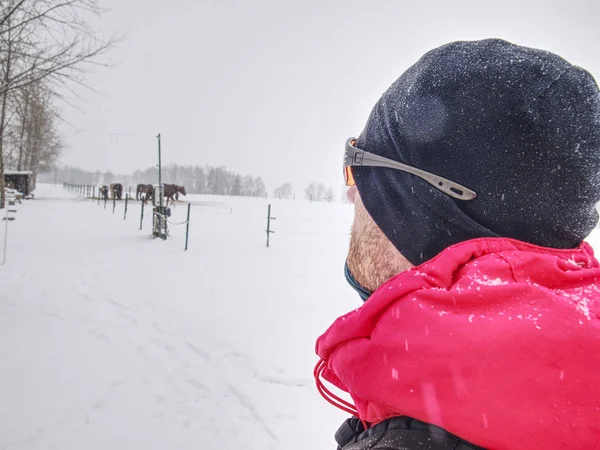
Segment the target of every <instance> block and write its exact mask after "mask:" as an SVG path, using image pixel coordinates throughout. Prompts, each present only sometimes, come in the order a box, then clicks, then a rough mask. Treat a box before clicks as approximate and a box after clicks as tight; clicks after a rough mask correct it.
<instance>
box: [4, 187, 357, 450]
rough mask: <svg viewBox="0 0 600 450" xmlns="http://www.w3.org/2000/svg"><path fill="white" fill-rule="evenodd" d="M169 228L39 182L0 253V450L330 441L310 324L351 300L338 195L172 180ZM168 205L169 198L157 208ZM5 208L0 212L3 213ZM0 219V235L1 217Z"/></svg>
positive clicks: (346, 221)
mask: <svg viewBox="0 0 600 450" xmlns="http://www.w3.org/2000/svg"><path fill="white" fill-rule="evenodd" d="M184 199H185V200H190V201H191V202H192V217H191V232H190V248H189V250H188V251H187V252H184V251H183V247H184V234H185V228H184V227H183V226H178V227H172V236H171V239H169V240H167V241H165V242H163V241H161V240H154V239H152V238H150V237H149V234H150V220H149V219H150V215H147V216H146V220H145V222H144V230H143V231H139V218H140V209H139V205H137V204H130V205H129V211H128V217H127V220H123V204H122V203H121V204H118V205H117V208H116V212H115V214H112V205H111V204H110V203H109V204H108V205H107V206H106V209H104V207H103V205H100V206H98V205H97V204H94V203H93V202H92V201H90V200H83V199H78V198H75V196H74V195H73V194H71V193H69V192H66V191H64V190H63V189H62V187H60V188H55V187H53V186H43V185H42V186H39V187H38V189H37V191H36V199H35V200H33V201H26V202H23V204H22V205H17V208H18V212H17V213H16V217H17V219H16V220H15V221H14V222H10V225H9V227H10V228H9V241H8V257H7V263H6V265H5V266H3V267H0V450H23V449H39V450H50V449H60V450H71V449H72V450H82V449H86V450H88V449H89V450H94V449H98V450H100V449H102V450H106V449H128V450H133V449H144V450H152V449H156V450H167V449H168V450H171V449H198V448H203V449H238V448H249V449H286V450H293V449H304V448H306V447H307V446H310V447H314V448H324V449H326V448H332V447H333V440H332V435H333V433H334V431H335V430H336V428H337V426H338V425H339V424H340V423H341V421H342V420H343V419H344V418H345V415H344V414H343V413H341V412H339V411H337V410H336V409H335V408H333V407H331V406H330V405H329V404H327V403H326V402H325V401H324V400H322V399H321V398H320V396H319V395H318V393H317V392H316V390H315V388H314V387H313V385H314V383H313V380H312V368H313V366H314V364H315V362H316V358H315V356H314V341H315V338H316V337H317V336H318V335H319V334H320V333H321V332H322V331H324V330H325V328H326V327H327V326H328V325H329V324H330V322H331V321H332V320H333V319H334V318H335V317H337V315H339V314H342V313H344V312H346V311H348V310H350V309H351V308H353V307H355V306H357V305H358V304H359V300H358V297H357V296H356V295H355V294H354V292H353V291H351V290H350V288H349V287H347V286H346V283H345V281H344V278H343V270H342V269H343V262H344V257H345V254H346V250H347V245H348V232H349V226H350V222H351V217H352V209H351V207H350V206H348V205H341V204H323V203H318V204H317V203H313V204H310V203H304V202H291V201H274V202H273V213H272V215H273V216H275V217H276V218H277V219H276V220H275V221H274V222H273V229H274V230H275V231H276V233H275V234H274V235H273V236H272V246H271V248H269V249H266V248H265V236H266V233H265V227H266V210H267V208H266V205H267V202H266V200H264V199H260V200H259V199H248V198H224V197H201V196H189V195H188V196H187V197H185V198H184ZM184 219H185V205H184V204H179V205H178V206H177V207H176V209H175V212H174V216H173V217H172V220H173V221H174V222H179V221H182V220H184ZM3 224H4V222H2V226H4V225H3ZM0 231H2V236H3V229H0Z"/></svg>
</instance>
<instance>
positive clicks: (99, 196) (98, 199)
mask: <svg viewBox="0 0 600 450" xmlns="http://www.w3.org/2000/svg"><path fill="white" fill-rule="evenodd" d="M98 206H100V186H98Z"/></svg>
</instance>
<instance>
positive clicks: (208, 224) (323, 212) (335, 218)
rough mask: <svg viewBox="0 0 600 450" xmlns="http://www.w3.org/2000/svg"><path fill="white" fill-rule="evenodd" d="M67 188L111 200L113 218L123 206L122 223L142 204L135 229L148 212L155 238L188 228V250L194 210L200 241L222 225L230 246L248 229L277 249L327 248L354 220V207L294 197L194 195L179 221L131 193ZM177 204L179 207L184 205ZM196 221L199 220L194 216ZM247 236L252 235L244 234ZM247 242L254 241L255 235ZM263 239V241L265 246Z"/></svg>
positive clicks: (220, 231)
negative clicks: (304, 245) (306, 244)
mask: <svg viewBox="0 0 600 450" xmlns="http://www.w3.org/2000/svg"><path fill="white" fill-rule="evenodd" d="M65 187H66V188H67V189H69V190H71V191H73V192H75V193H77V194H78V195H82V196H89V198H91V199H92V201H93V202H94V203H95V204H97V205H101V204H103V205H104V208H105V209H106V206H107V204H108V201H111V202H112V210H113V212H114V213H115V214H116V213H117V211H119V208H120V207H122V208H123V209H122V210H121V211H122V214H123V219H124V220H127V218H128V216H130V215H131V213H134V215H135V214H137V213H138V210H135V212H134V211H132V210H131V208H132V207H134V206H135V207H136V208H137V207H138V205H139V208H140V209H139V214H140V215H139V223H137V219H136V227H137V228H139V230H143V229H144V226H145V224H146V222H147V220H144V219H147V218H148V214H150V217H151V219H152V220H151V221H150V225H149V226H150V229H151V232H152V234H153V235H154V236H156V237H163V238H165V239H166V238H170V236H171V229H172V228H173V227H179V226H183V225H185V237H184V239H185V242H184V250H188V248H189V235H190V232H191V231H192V227H191V226H190V224H191V221H192V220H194V222H195V223H199V222H198V219H197V218H196V219H194V217H192V216H194V215H196V213H194V211H196V212H197V214H201V223H202V231H201V232H200V233H199V236H201V237H202V238H205V237H206V236H209V237H210V236H211V235H212V234H213V233H217V234H219V235H222V234H223V233H225V232H227V231H226V230H224V229H223V227H222V226H220V225H218V224H224V225H225V226H226V228H227V230H231V231H229V232H230V233H231V237H232V239H231V241H230V242H231V243H232V245H243V242H241V240H239V236H237V234H238V230H240V231H242V233H245V232H246V230H248V229H249V228H251V229H253V230H255V232H259V233H260V232H261V230H262V233H263V234H262V236H265V235H266V236H265V238H266V239H265V240H266V247H272V246H276V247H277V246H281V245H282V244H283V245H284V246H287V247H289V245H293V244H294V240H299V239H301V240H304V241H305V242H313V241H314V242H323V243H325V244H326V243H327V239H328V238H331V239H334V236H342V235H345V236H348V235H349V232H350V224H351V222H352V208H351V207H350V205H344V204H339V203H338V204H335V203H333V204H330V203H327V202H310V203H309V202H294V201H292V200H291V199H290V200H288V199H274V200H271V202H269V203H267V202H266V201H265V199H257V198H252V197H214V196H196V195H193V194H190V195H189V196H188V198H186V200H188V202H187V207H186V210H185V216H184V215H183V214H181V211H179V214H177V218H175V217H171V216H170V215H169V214H167V213H166V211H164V212H160V211H157V210H156V209H155V208H154V207H153V205H152V204H150V206H149V205H148V203H144V202H143V201H134V202H133V203H132V198H131V197H130V196H129V195H128V194H126V195H125V196H124V199H123V200H121V201H119V200H118V199H117V198H115V196H111V198H110V199H109V198H108V197H109V196H108V195H104V194H102V193H101V192H100V188H98V187H94V186H85V185H83V186H82V185H69V184H66V183H65ZM109 195H110V193H109ZM177 204H179V205H181V203H176V205H177ZM192 206H193V208H192ZM263 208H264V209H263ZM148 209H149V211H148ZM234 211H235V212H234ZM265 213H266V217H265ZM339 213H341V214H339ZM223 216H226V217H223ZM136 217H137V216H136ZM196 217H198V216H197V215H196ZM275 217H277V219H275ZM213 222H214V224H213ZM157 224H158V226H159V227H160V224H162V225H163V226H164V228H162V229H163V230H164V231H162V232H161V231H160V229H159V230H158V232H157V230H156V225H157ZM244 236H246V237H249V235H246V234H244ZM313 237H314V238H313ZM249 238H250V239H251V240H254V238H252V237H249ZM209 239H210V238H209ZM265 240H262V245H263V246H264V245H265Z"/></svg>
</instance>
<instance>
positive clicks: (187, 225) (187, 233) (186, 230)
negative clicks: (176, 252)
mask: <svg viewBox="0 0 600 450" xmlns="http://www.w3.org/2000/svg"><path fill="white" fill-rule="evenodd" d="M191 206H192V204H191V203H188V213H187V222H186V224H185V250H186V251H187V249H188V237H189V235H190V208H191Z"/></svg>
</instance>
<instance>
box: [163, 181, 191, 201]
mask: <svg viewBox="0 0 600 450" xmlns="http://www.w3.org/2000/svg"><path fill="white" fill-rule="evenodd" d="M164 189H165V197H166V199H167V205H168V204H169V200H170V201H171V204H174V203H175V200H179V193H182V194H183V195H186V192H185V187H183V186H177V185H176V184H165V185H164Z"/></svg>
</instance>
